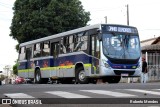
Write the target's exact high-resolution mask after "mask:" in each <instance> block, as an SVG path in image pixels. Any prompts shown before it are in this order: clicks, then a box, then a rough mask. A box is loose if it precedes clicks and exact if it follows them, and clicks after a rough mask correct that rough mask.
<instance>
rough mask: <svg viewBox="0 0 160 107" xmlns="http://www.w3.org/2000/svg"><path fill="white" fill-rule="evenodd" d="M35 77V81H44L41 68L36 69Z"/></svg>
mask: <svg viewBox="0 0 160 107" xmlns="http://www.w3.org/2000/svg"><path fill="white" fill-rule="evenodd" d="M34 79H35V83H36V84H40V83H42V78H41V73H40V69H36V71H35V77H34Z"/></svg>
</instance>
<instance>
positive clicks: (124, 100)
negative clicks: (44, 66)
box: [0, 83, 160, 107]
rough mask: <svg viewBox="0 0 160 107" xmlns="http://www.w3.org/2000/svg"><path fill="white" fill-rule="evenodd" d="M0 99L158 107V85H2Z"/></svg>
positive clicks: (67, 105)
mask: <svg viewBox="0 0 160 107" xmlns="http://www.w3.org/2000/svg"><path fill="white" fill-rule="evenodd" d="M0 98H12V99H13V98H15V99H16V100H17V98H18V99H23V100H25V99H29V100H30V99H31V100H32V99H36V100H37V101H41V102H42V103H43V105H37V106H38V107H39V106H44V107H46V106H53V105H54V106H57V107H60V106H62V107H72V106H74V107H81V106H83V107H90V106H92V107H97V106H99V107H101V106H102V107H103V106H104V107H108V106H109V107H121V106H122V107H135V105H137V106H140V107H160V83H146V84H141V83H119V84H15V85H2V86H0ZM147 101H148V102H147ZM45 104H52V105H45ZM1 106H2V105H1ZM1 106H0V107H1ZM11 106H18V107H21V106H22V105H11ZM24 106H27V107H28V106H29V105H24ZM34 106H36V105H34Z"/></svg>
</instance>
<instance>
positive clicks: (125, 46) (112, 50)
mask: <svg viewBox="0 0 160 107" xmlns="http://www.w3.org/2000/svg"><path fill="white" fill-rule="evenodd" d="M102 41H103V53H104V55H105V56H106V57H109V58H114V59H138V58H139V57H140V43H139V37H138V35H134V34H132V35H129V34H124V33H123V34H120V33H104V34H103V40H102Z"/></svg>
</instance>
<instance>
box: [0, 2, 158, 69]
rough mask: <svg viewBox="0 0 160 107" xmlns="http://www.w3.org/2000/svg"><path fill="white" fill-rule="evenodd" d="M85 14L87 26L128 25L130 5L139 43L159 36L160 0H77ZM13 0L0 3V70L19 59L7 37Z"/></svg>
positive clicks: (131, 23) (13, 42) (131, 18)
mask: <svg viewBox="0 0 160 107" xmlns="http://www.w3.org/2000/svg"><path fill="white" fill-rule="evenodd" d="M80 1H81V2H82V5H83V8H84V9H85V11H89V12H90V14H91V16H90V18H91V21H89V22H88V24H89V25H93V24H97V23H105V18H104V17H107V23H109V24H124V25H127V8H126V5H127V4H128V5H129V23H130V25H131V26H135V27H137V28H138V31H139V35H140V40H145V39H149V38H153V37H154V36H155V37H158V36H160V14H159V10H160V0H80ZM14 2H15V0H0V34H1V39H0V50H1V51H0V69H1V68H2V67H4V66H5V65H11V66H12V65H14V64H15V61H16V60H17V58H18V53H17V52H16V50H15V46H16V44H17V41H16V40H14V39H13V38H12V37H10V36H9V34H10V29H9V27H10V26H11V21H12V17H13V10H12V7H13V4H14Z"/></svg>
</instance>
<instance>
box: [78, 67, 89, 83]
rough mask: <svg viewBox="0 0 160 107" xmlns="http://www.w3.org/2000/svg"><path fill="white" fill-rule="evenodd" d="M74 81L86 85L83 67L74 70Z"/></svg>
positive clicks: (86, 79) (86, 80)
mask: <svg viewBox="0 0 160 107" xmlns="http://www.w3.org/2000/svg"><path fill="white" fill-rule="evenodd" d="M76 80H77V82H78V83H80V84H87V83H88V81H89V80H88V78H87V77H86V75H85V71H84V68H83V67H80V68H78V69H77V70H76Z"/></svg>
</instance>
